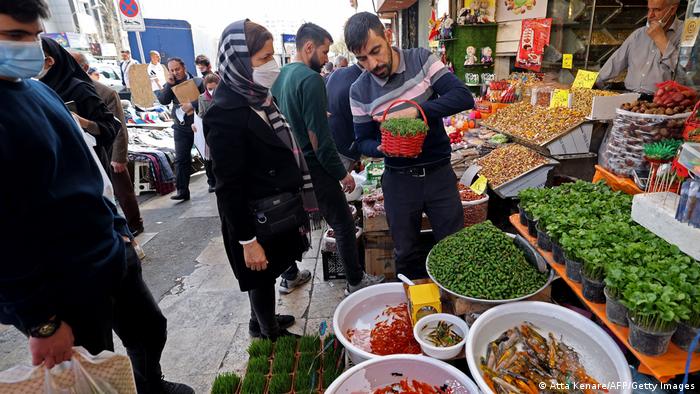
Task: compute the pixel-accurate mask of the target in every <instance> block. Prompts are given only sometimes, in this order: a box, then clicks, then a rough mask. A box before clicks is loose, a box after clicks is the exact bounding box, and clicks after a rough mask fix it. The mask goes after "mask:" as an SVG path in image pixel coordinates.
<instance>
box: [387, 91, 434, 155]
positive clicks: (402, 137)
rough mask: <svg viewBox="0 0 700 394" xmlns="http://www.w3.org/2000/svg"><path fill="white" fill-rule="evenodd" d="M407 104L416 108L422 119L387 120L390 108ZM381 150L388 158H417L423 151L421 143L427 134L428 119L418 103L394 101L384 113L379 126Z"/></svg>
mask: <svg viewBox="0 0 700 394" xmlns="http://www.w3.org/2000/svg"><path fill="white" fill-rule="evenodd" d="M401 103H409V104H411V105H413V106H415V107H416V108H418V111H419V112H420V114H421V115H422V117H423V119H422V120H421V119H415V118H391V119H387V118H386V116H387V115H388V114H389V111H390V110H391V108H392V107H393V106H395V105H397V104H401ZM380 130H381V134H382V150H383V152H384V153H385V154H387V155H389V156H398V157H417V156H418V155H420V154H421V152H422V151H423V142H424V141H425V137H426V135H427V134H428V119H427V118H426V116H425V113H424V112H423V108H421V106H420V105H418V103H416V102H415V101H412V100H396V101H394V102H393V103H391V105H389V107H388V108H387V109H386V111H384V115H383V116H382V123H381V126H380Z"/></svg>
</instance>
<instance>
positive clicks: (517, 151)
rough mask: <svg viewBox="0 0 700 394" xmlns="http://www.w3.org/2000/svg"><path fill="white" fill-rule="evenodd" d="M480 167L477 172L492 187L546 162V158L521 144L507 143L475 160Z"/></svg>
mask: <svg viewBox="0 0 700 394" xmlns="http://www.w3.org/2000/svg"><path fill="white" fill-rule="evenodd" d="M476 163H477V164H478V165H480V166H481V167H482V169H481V171H479V174H481V175H483V176H485V177H486V178H487V179H488V181H489V184H490V185H491V187H492V188H497V187H499V186H501V185H503V184H505V183H507V182H509V181H512V180H513V179H515V178H517V177H519V176H521V175H523V174H525V173H526V172H528V171H530V170H533V169H535V168H537V167H539V166H541V165H543V164H547V163H548V161H547V159H546V158H544V157H543V156H541V155H540V154H538V153H537V152H535V151H533V150H532V149H529V148H526V147H524V146H522V145H517V144H508V145H503V146H501V147H500V148H496V149H495V150H494V151H493V152H491V153H489V154H488V155H486V156H484V157H482V158H480V159H478V160H477V161H476Z"/></svg>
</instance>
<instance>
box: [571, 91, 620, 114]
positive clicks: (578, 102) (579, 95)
mask: <svg viewBox="0 0 700 394" xmlns="http://www.w3.org/2000/svg"><path fill="white" fill-rule="evenodd" d="M571 94H572V95H573V98H572V100H571V101H572V103H571V105H572V106H573V109H574V110H576V111H578V112H581V113H584V114H590V113H591V109H592V108H593V97H600V96H606V97H609V96H618V95H619V93H615V92H611V91H609V90H597V89H583V88H574V89H572V90H571Z"/></svg>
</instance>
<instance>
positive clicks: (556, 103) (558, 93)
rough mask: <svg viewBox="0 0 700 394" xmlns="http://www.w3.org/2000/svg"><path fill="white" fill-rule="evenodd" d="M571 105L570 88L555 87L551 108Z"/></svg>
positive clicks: (550, 103)
mask: <svg viewBox="0 0 700 394" xmlns="http://www.w3.org/2000/svg"><path fill="white" fill-rule="evenodd" d="M557 107H569V89H554V92H553V93H552V100H551V101H550V102H549V108H557Z"/></svg>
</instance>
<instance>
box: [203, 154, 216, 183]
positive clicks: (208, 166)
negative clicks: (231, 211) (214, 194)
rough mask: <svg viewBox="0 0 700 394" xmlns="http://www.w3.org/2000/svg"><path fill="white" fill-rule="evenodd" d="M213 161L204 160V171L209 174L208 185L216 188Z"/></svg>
mask: <svg viewBox="0 0 700 394" xmlns="http://www.w3.org/2000/svg"><path fill="white" fill-rule="evenodd" d="M212 165H213V161H212V160H204V171H205V172H206V173H207V184H209V186H210V187H215V186H216V178H214V170H213V169H212Z"/></svg>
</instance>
